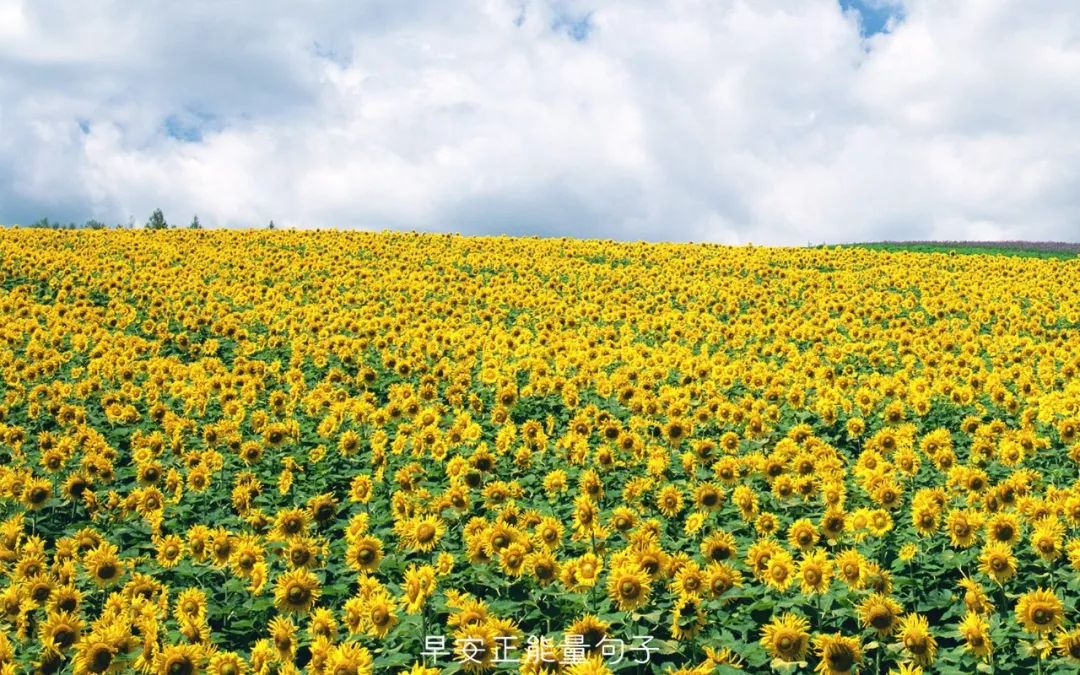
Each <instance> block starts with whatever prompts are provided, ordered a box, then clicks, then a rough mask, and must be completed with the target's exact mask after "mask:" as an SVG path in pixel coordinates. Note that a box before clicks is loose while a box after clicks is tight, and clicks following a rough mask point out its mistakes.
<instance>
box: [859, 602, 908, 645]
mask: <svg viewBox="0 0 1080 675" xmlns="http://www.w3.org/2000/svg"><path fill="white" fill-rule="evenodd" d="M858 610H859V620H860V621H861V622H862V624H863V626H865V627H866V628H872V629H874V631H876V632H877V634H878V636H879V637H883V636H886V635H890V634H891V633H892V632H893V631H894V630H895V628H896V619H897V616H898V615H899V614H900V612H901V611H902V608H901V607H900V604H899V603H898V602H896V601H895V600H893V599H892V598H891V597H889V596H887V595H883V594H881V593H874V594H873V595H871V596H869V597H867V598H866V599H865V600H863V601H862V603H860V604H859V608H858Z"/></svg>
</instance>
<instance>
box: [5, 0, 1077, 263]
mask: <svg viewBox="0 0 1080 675" xmlns="http://www.w3.org/2000/svg"><path fill="white" fill-rule="evenodd" d="M0 73H3V76H2V77H0V224H13V223H29V222H32V221H34V220H37V219H38V218H41V217H45V216H48V217H49V218H50V219H52V220H63V221H68V220H79V221H83V220H86V219H88V218H95V219H98V220H102V221H105V222H108V223H117V222H119V223H126V222H128V221H129V220H134V221H136V222H142V221H144V220H145V219H146V218H147V217H148V216H149V214H150V212H151V211H153V210H154V209H155V208H159V207H160V208H162V209H163V210H164V212H165V214H166V216H167V217H168V218H169V219H170V220H172V221H174V222H178V223H187V222H189V221H190V220H191V217H192V215H193V214H195V213H197V214H198V215H199V218H200V220H201V221H202V222H203V223H204V224H206V225H209V226H222V227H235V226H260V225H263V224H265V223H266V222H268V221H269V220H271V219H273V220H274V221H275V223H277V224H278V225H284V226H295V227H327V226H335V227H359V228H371V229H383V228H394V229H417V230H425V231H455V232H463V233H472V234H498V233H506V234H523V235H570V236H582V237H605V238H608V237H610V238H617V239H629V240H635V239H646V240H679V241H715V242H721V243H732V244H742V243H746V242H754V243H760V244H800V245H801V244H807V243H822V242H839V241H852V240H879V239H918V238H939V239H1013V238H1031V239H1057V240H1080V89H1078V88H1077V87H1076V86H1075V85H1076V82H1080V5H1078V4H1077V3H1076V2H1075V0H1027V1H1026V2H1021V1H1020V0H674V1H673V2H670V3H658V2H654V1H653V0H618V1H616V0H461V2H454V3H445V2H434V1H433V0H361V1H359V2H357V1H349V2H346V1H344V0H340V1H339V0H324V1H322V2H320V3H317V5H316V4H303V3H296V2H295V1H294V0H266V1H265V2H260V3H258V4H256V3H254V2H245V1H241V0H237V1H236V2H228V3H221V2H212V1H210V0H193V1H192V2H188V3H172V2H165V1H164V0H151V1H149V2H146V3H105V4H93V5H89V4H87V3H80V2H75V1H74V0H0Z"/></svg>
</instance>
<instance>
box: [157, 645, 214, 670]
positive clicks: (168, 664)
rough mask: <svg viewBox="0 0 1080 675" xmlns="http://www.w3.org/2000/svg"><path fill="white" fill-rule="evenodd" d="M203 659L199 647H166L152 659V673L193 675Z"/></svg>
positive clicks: (201, 650)
mask: <svg viewBox="0 0 1080 675" xmlns="http://www.w3.org/2000/svg"><path fill="white" fill-rule="evenodd" d="M205 658H206V655H205V652H204V651H203V648H202V647H201V646H200V645H185V644H180V645H166V646H165V647H164V648H162V649H161V651H159V652H158V653H157V655H156V656H155V657H154V671H155V672H157V673H163V674H167V675H195V674H196V673H198V672H199V670H200V665H201V664H202V662H203V660H205Z"/></svg>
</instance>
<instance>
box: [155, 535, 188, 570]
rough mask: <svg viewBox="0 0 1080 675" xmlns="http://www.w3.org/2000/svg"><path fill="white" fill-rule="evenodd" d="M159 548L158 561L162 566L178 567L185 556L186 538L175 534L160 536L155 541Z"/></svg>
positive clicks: (156, 546)
mask: <svg viewBox="0 0 1080 675" xmlns="http://www.w3.org/2000/svg"><path fill="white" fill-rule="evenodd" d="M154 546H155V548H157V561H158V564H159V565H161V566H162V567H165V568H169V567H176V565H177V564H178V563H179V562H180V560H181V559H183V557H184V540H183V539H181V538H180V537H178V536H177V535H175V534H168V535H165V536H164V537H160V538H159V539H158V540H157V541H156V542H154Z"/></svg>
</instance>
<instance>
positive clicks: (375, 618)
mask: <svg viewBox="0 0 1080 675" xmlns="http://www.w3.org/2000/svg"><path fill="white" fill-rule="evenodd" d="M396 609H397V605H396V604H395V603H394V601H393V599H392V598H391V597H390V594H389V593H385V592H380V593H375V594H374V595H372V596H371V597H370V598H368V599H367V600H365V602H364V626H365V627H366V630H367V631H368V633H369V634H370V635H371V636H372V637H377V638H380V639H381V638H385V637H386V635H387V633H389V632H390V631H391V630H393V628H394V626H396V625H397V623H398V617H397V614H396V612H395V610H396Z"/></svg>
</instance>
